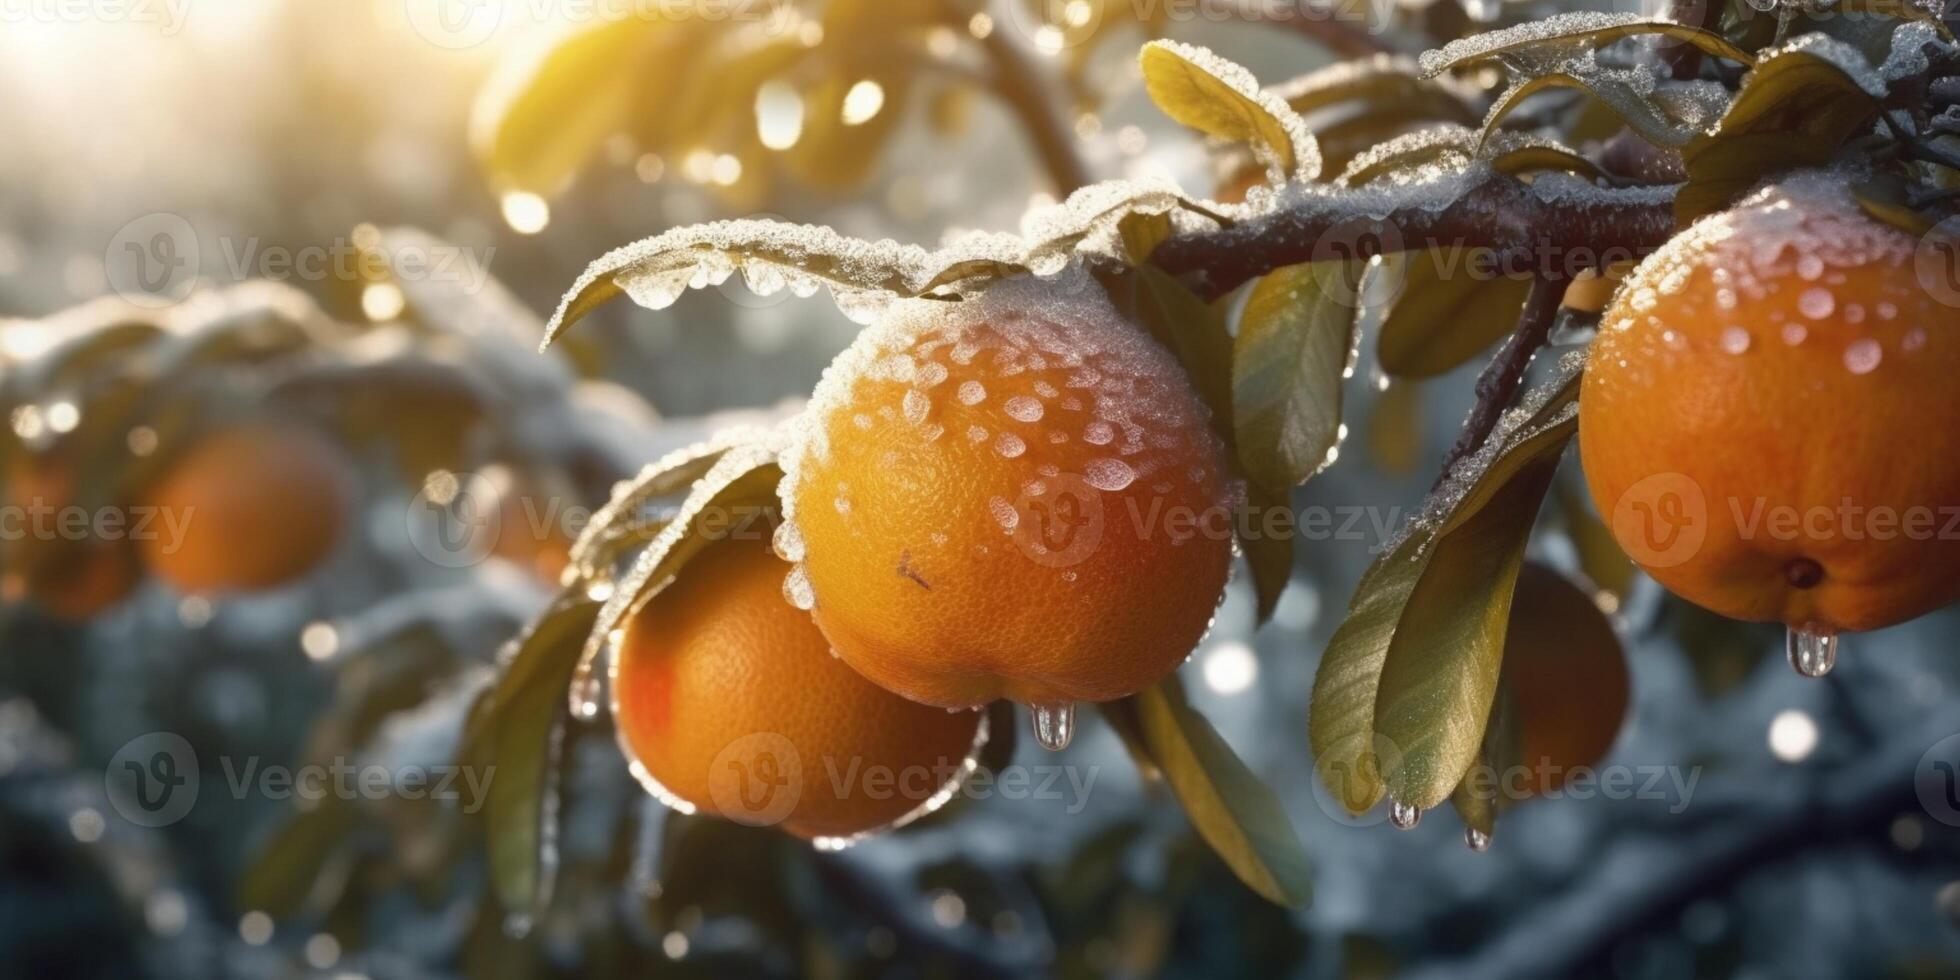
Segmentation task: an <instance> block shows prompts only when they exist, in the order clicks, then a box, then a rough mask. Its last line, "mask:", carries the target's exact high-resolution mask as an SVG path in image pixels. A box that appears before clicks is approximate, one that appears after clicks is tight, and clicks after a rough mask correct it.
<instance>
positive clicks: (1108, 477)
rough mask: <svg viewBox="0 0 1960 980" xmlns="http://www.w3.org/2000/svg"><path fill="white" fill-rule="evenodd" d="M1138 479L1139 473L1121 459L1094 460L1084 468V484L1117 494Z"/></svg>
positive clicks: (1105, 458) (1104, 458)
mask: <svg viewBox="0 0 1960 980" xmlns="http://www.w3.org/2000/svg"><path fill="white" fill-rule="evenodd" d="M1136 478H1137V471H1136V470H1135V469H1132V468H1131V467H1130V464H1128V463H1125V462H1123V461H1122V460H1120V459H1110V458H1108V457H1103V458H1101V459H1092V460H1090V461H1089V463H1088V465H1087V466H1084V467H1083V468H1082V480H1083V482H1085V483H1087V484H1089V485H1090V486H1092V487H1095V488H1096V489H1098V490H1108V491H1111V492H1115V491H1117V490H1121V489H1123V488H1124V487H1127V486H1129V485H1130V484H1131V483H1132V482H1134V481H1135V480H1136Z"/></svg>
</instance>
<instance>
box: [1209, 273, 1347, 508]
mask: <svg viewBox="0 0 1960 980" xmlns="http://www.w3.org/2000/svg"><path fill="white" fill-rule="evenodd" d="M1361 269H1362V264H1361V263H1359V262H1354V261H1341V260H1328V261H1323V262H1308V263H1302V264H1300V265H1291V266H1287V267H1285V268H1282V269H1275V270H1274V271H1272V272H1270V273H1267V274H1266V275H1265V276H1264V277H1262V278H1261V279H1260V280H1259V282H1258V283H1257V284H1255V285H1254V286H1253V287H1252V293H1251V295H1250V296H1248V297H1247V298H1246V303H1245V309H1244V312H1243V313H1241V314H1240V317H1239V335H1238V338H1237V340H1236V341H1235V342H1234V343H1233V345H1232V426H1233V430H1234V431H1235V432H1237V434H1238V440H1237V441H1238V450H1239V460H1240V462H1241V463H1242V464H1243V465H1244V466H1245V471H1246V475H1247V476H1249V477H1250V478H1251V479H1252V481H1253V482H1254V483H1256V484H1258V485H1259V486H1261V487H1264V488H1265V489H1267V490H1270V491H1275V492H1278V491H1283V490H1285V489H1287V488H1289V487H1294V486H1297V485H1299V484H1301V483H1304V482H1306V480H1307V478H1308V477H1310V476H1312V475H1314V474H1315V473H1318V472H1320V470H1321V469H1322V468H1324V467H1325V466H1326V465H1327V461H1328V451H1329V450H1331V449H1333V448H1334V446H1335V444H1336V443H1337V442H1338V441H1339V438H1338V437H1339V431H1340V427H1341V387H1342V384H1341V383H1342V380H1343V376H1344V375H1345V374H1346V372H1347V367H1348V362H1349V359H1350V356H1351V354H1352V352H1353V350H1354V336H1355V327H1356V321H1357V317H1356V312H1357V311H1356V307H1357V306H1358V303H1357V300H1356V298H1357V297H1358V296H1359V294H1360V291H1359V290H1358V289H1357V288H1356V286H1357V284H1358V281H1359V279H1360V275H1361Z"/></svg>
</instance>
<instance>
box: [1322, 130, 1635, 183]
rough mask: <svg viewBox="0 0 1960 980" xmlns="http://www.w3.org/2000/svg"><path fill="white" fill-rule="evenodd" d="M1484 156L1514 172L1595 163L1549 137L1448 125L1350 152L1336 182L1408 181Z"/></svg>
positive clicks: (1587, 169)
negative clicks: (1348, 158) (1362, 150)
mask: <svg viewBox="0 0 1960 980" xmlns="http://www.w3.org/2000/svg"><path fill="white" fill-rule="evenodd" d="M1478 160H1487V161H1489V162H1490V166H1491V168H1492V169H1494V170H1496V171H1498V172H1499V173H1506V174H1513V175H1520V174H1529V173H1536V172H1540V171H1545V170H1565V171H1569V172H1572V173H1577V174H1584V175H1587V176H1593V175H1595V174H1597V173H1598V168H1597V167H1595V166H1593V165H1592V163H1591V162H1590V161H1587V160H1586V158H1584V157H1582V156H1580V155H1579V154H1578V152H1577V151H1575V150H1573V149H1571V148H1569V147H1567V146H1565V145H1564V144H1562V143H1559V142H1557V141H1554V140H1548V139H1544V138H1542V137H1537V136H1530V135H1526V134H1522V133H1510V132H1505V131H1503V130H1492V131H1490V132H1489V133H1487V134H1486V133H1480V132H1479V131H1477V130H1475V129H1471V128H1469V127H1467V126H1458V125H1454V124H1450V125H1443V126H1433V127H1430V128H1428V129H1423V130H1418V131H1416V132H1413V133H1405V134H1403V135H1401V136H1398V137H1396V138H1394V139H1391V140H1388V141H1387V142H1384V143H1382V144H1380V145H1378V146H1375V147H1372V148H1370V149H1369V150H1368V151H1367V152H1364V153H1362V154H1360V155H1358V156H1356V157H1355V158H1354V159H1353V160H1352V161H1351V162H1350V163H1349V164H1348V168H1347V170H1346V171H1345V172H1343V173H1342V174H1341V176H1340V177H1339V179H1338V180H1337V183H1339V184H1343V185H1346V186H1349V187H1361V186H1364V185H1367V184H1371V183H1376V182H1388V181H1392V182H1395V183H1409V182H1412V181H1416V180H1421V179H1425V178H1430V177H1435V176H1438V175H1441V174H1446V173H1456V172H1460V171H1462V170H1464V169H1466V168H1468V167H1469V166H1470V165H1471V164H1472V163H1474V162H1476V161H1478Z"/></svg>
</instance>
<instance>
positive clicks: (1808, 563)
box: [1783, 558, 1824, 589]
mask: <svg viewBox="0 0 1960 980" xmlns="http://www.w3.org/2000/svg"><path fill="white" fill-rule="evenodd" d="M1783 580H1784V581H1786V582H1789V583H1790V586H1791V587H1792V588H1797V589H1812V588H1816V587H1817V583H1819V582H1822V581H1824V567H1823V566H1822V565H1819V564H1817V563H1816V562H1815V561H1812V560H1811V559H1809V558H1793V559H1791V560H1790V561H1789V562H1787V563H1786V564H1784V566H1783Z"/></svg>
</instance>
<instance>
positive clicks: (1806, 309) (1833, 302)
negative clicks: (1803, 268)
mask: <svg viewBox="0 0 1960 980" xmlns="http://www.w3.org/2000/svg"><path fill="white" fill-rule="evenodd" d="M1835 309H1837V298H1836V297H1834V296H1832V295H1831V291H1830V290H1828V289H1825V288H1823V287H1822V286H1813V287H1811V288H1810V289H1806V290H1804V291H1803V295H1802V296H1799V297H1797V312H1799V313H1802V314H1803V315H1804V316H1807V317H1809V318H1811V319H1812V320H1822V319H1824V318H1825V317H1827V316H1830V315H1831V311H1832V310H1835Z"/></svg>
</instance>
